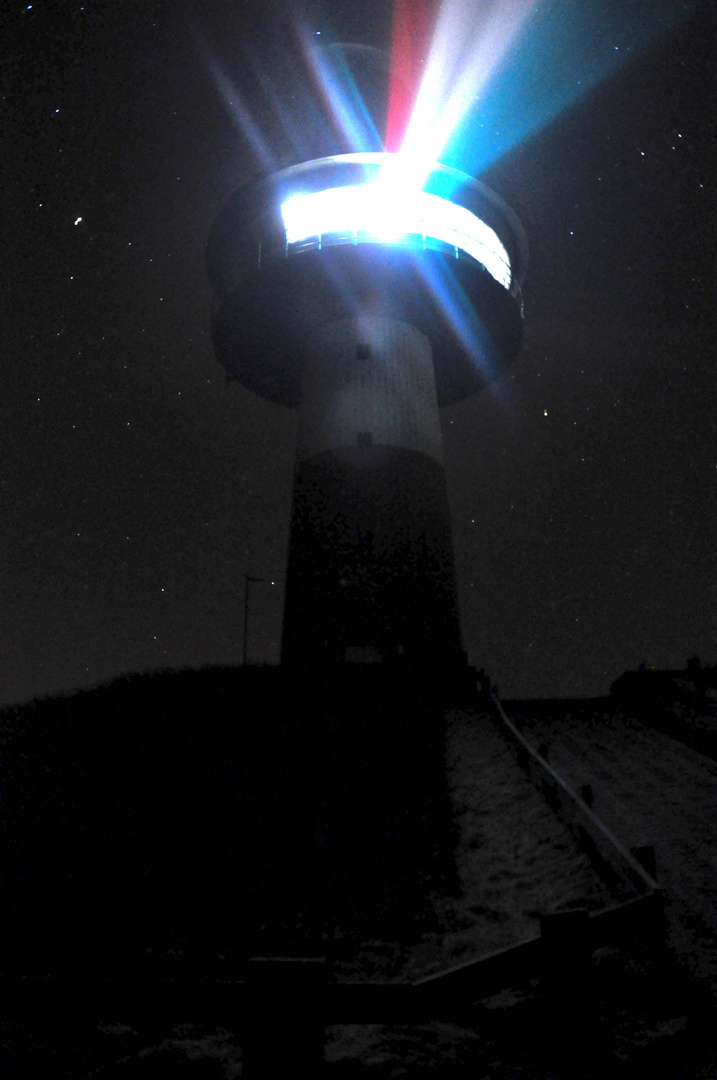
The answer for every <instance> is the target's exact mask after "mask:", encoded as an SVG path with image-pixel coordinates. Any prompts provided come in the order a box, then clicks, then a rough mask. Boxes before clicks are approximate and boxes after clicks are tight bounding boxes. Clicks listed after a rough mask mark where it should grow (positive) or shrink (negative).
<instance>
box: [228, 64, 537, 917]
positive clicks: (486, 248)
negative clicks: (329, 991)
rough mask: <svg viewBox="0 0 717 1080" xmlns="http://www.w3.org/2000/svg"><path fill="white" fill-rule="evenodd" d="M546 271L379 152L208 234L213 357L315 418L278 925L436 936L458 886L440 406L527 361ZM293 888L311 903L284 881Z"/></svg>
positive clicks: (243, 191)
mask: <svg viewBox="0 0 717 1080" xmlns="http://www.w3.org/2000/svg"><path fill="white" fill-rule="evenodd" d="M342 55H343V56H344V58H345V57H346V55H349V53H347V50H346V49H344V51H343V54H342ZM351 55H352V56H353V59H354V60H357V65H356V67H355V70H356V71H357V72H360V70H363V71H364V72H365V71H367V70H369V74H370V78H369V79H368V84H367V86H366V87H364V88H363V89H362V92H361V94H360V95H359V96H360V99H361V101H362V102H364V103H365V102H369V101H373V102H374V105H376V102H380V100H381V99H382V97H383V99H385V97H386V94H385V92H382V93H379V92H377V88H379V89H380V86H381V83H380V79H379V78H377V77H376V67H377V66H376V65H375V64H374V66H373V71H371V70H370V69H371V64H369V63H368V60H371V58H372V57H373V54H372V53H370V52H369V53H368V54H367V53H366V50H365V49H363V48H361V49H359V50H358V52H355V53H354V54H351ZM367 57H368V60H367ZM378 67H379V69H380V65H378ZM379 74H380V70H379ZM352 86H353V89H354V90H355V85H354V84H353V83H352ZM384 90H385V88H384ZM364 91H365V92H364ZM376 107H378V106H376ZM319 126H320V125H317V127H319ZM375 128H376V130H382V128H381V125H380V123H377V124H376V125H375ZM379 143H380V140H379ZM317 145H318V147H319V148H320V150H321V151H326V150H327V149H328V150H335V149H336V146H335V144H333V143H332V142H331V140H330V139H329V140H325V139H323V138H319V139H317ZM526 257H527V256H526V244H525V237H524V234H523V230H522V228H521V226H520V223H519V222H518V220H517V219H516V217H515V215H514V214H513V213H512V211H511V210H510V209H509V207H508V206H506V204H505V203H504V202H503V201H502V200H501V199H500V198H499V197H498V196H497V195H495V194H494V193H493V192H492V191H490V190H489V189H488V188H487V187H485V185H483V184H481V183H479V182H478V181H476V180H474V179H472V178H471V177H469V176H467V175H465V174H464V173H461V172H458V171H457V170H455V169H452V168H448V167H447V166H445V165H441V164H439V163H430V164H429V165H427V166H426V164H425V163H424V165H423V166H422V167H421V168H420V169H416V168H415V163H414V167H410V166H409V164H408V162H407V161H406V159H405V157H404V156H402V155H401V154H394V153H387V152H385V151H384V149H383V148H380V149H377V148H376V142H375V140H374V142H373V143H372V142H371V140H370V139H367V140H366V142H365V144H364V148H363V149H361V150H359V151H354V152H351V153H335V152H332V153H326V152H324V153H321V152H320V153H318V154H316V155H315V156H312V157H311V158H310V159H308V160H304V161H300V162H299V163H297V164H294V165H291V166H290V167H288V168H284V169H281V170H279V171H277V172H274V173H273V174H271V175H268V176H265V177H262V178H261V179H259V180H256V181H254V182H252V183H250V184H247V185H245V186H244V187H242V188H240V189H239V190H238V191H237V192H236V193H235V194H234V196H233V197H232V198H231V199H230V200H229V202H228V203H227V204H226V206H225V207H224V209H223V210H222V211H221V212H220V214H219V215H218V217H217V219H216V221H215V223H214V226H213V228H212V231H211V234H210V237H209V242H208V247H207V269H208V274H209V278H210V281H211V284H212V288H213V291H214V294H215V306H214V313H213V338H214V347H215V351H216V355H217V357H218V359H219V360H220V362H221V363H222V364H223V365H224V367H225V369H226V371H227V372H228V374H229V376H230V377H232V378H236V379H239V380H240V381H241V382H242V383H243V384H244V385H245V386H246V387H247V388H248V389H249V390H251V391H253V392H254V393H257V394H260V395H262V396H263V397H264V398H266V399H267V400H269V401H272V402H275V403H277V404H280V405H282V406H285V407H286V408H289V409H294V410H296V411H297V413H298V438H297V446H296V457H295V468H294V488H293V502H292V510H291V527H290V535H289V552H288V568H287V579H286V594H285V607H284V627H283V640H282V669H283V670H282V671H281V672H280V673H279V674H280V678H281V680H283V685H284V686H285V687H287V688H288V690H287V693H286V695H285V697H286V701H287V702H288V704H286V705H282V707H281V709H279V711H278V712H276V713H275V715H274V714H272V712H271V708H270V707H269V705H268V704H266V707H265V708H264V709H263V712H262V724H261V730H262V733H263V734H262V738H263V739H264V740H265V741H266V742H267V745H269V746H270V753H269V756H268V758H267V761H268V760H270V761H271V766H270V768H268V770H267V769H264V767H263V766H262V767H261V768H262V769H263V771H262V772H261V778H260V784H259V787H260V788H261V792H260V794H259V796H258V798H259V801H260V802H262V800H263V802H262V806H263V805H264V804H266V806H265V809H261V810H259V811H257V813H256V814H255V815H254V818H255V820H256V821H257V822H258V823H261V822H265V823H266V822H272V824H271V826H270V829H269V832H270V834H271V835H270V837H269V839H268V840H266V839H265V838H264V837H263V835H262V836H259V837H257V846H258V850H260V851H270V850H271V851H274V852H275V853H276V857H275V861H274V863H273V864H272V867H267V868H265V869H263V870H261V874H260V875H259V873H258V872H257V875H255V878H256V880H257V882H258V881H259V877H260V876H261V878H262V880H263V881H264V882H265V884H264V885H262V886H259V885H258V884H257V889H256V895H257V897H259V898H260V899H258V900H257V904H258V910H261V912H262V915H261V919H260V920H259V921H260V922H261V923H266V921H267V915H266V913H267V910H268V907H269V906H270V905H272V904H276V905H278V907H277V910H276V915H275V922H276V924H277V925H278V924H281V925H284V926H285V925H286V924H287V923H288V922H290V921H295V920H294V915H293V914H291V913H289V911H288V908H289V907H293V911H294V913H295V912H296V911H298V909H299V908H301V910H302V911H307V910H308V911H310V912H311V913H313V916H312V917H314V919H315V922H318V924H319V925H322V926H324V927H328V928H329V930H330V927H331V925H332V924H333V925H334V926H337V925H340V926H343V927H346V926H347V925H348V926H351V927H353V928H354V929H355V930H356V932H357V933H359V932H361V933H368V934H369V936H372V937H373V936H376V935H379V934H383V933H386V932H388V927H389V925H390V926H393V927H394V928H395V927H397V926H398V927H400V928H401V929H400V933H401V934H406V933H407V932H408V931H407V927H409V926H412V927H413V928H414V930H416V931H417V932H418V927H419V924H420V923H421V920H423V925H424V926H425V925H426V923H427V922H430V919H431V918H432V914H431V911H432V909H431V903H430V901H429V892H430V891H433V892H434V893H435V892H436V891H438V892H439V893H441V892H442V894H443V895H448V894H450V893H451V892H453V891H455V889H456V888H457V887H458V886H457V878H456V874H455V865H454V862H453V855H452V852H453V850H454V846H455V845H454V842H453V838H452V830H453V823H452V809H451V805H450V799H449V795H448V790H447V784H446V770H445V764H444V727H443V719H444V717H445V714H446V709H447V707H448V704H449V700H450V696H451V694H453V695H455V694H456V692H457V688H458V687H460V686H463V687H464V688H466V687H467V688H468V690H470V688H471V683H472V679H471V673H470V669H469V668H468V665H467V662H466V658H465V654H464V652H463V649H462V642H461V633H460V624H459V617H458V609H457V598H456V584H455V570H454V558H453V544H452V538H451V526H450V512H449V505H448V495H447V487H446V474H445V465H444V458H443V448H442V440H441V423H440V410H441V408H442V407H443V406H445V405H449V404H451V403H454V402H457V401H460V400H461V399H463V398H465V397H468V396H469V395H471V394H475V393H478V392H480V391H481V390H482V389H483V388H484V387H485V386H486V385H488V384H489V383H490V381H491V380H492V379H494V378H495V377H496V376H498V375H500V373H501V372H502V371H504V370H505V368H506V366H507V365H508V364H509V363H510V361H511V360H512V359H513V358H514V357H515V356H516V355H517V353H518V351H519V349H520V346H521V341H522V327H523V321H522V301H521V291H520V289H521V281H522V278H523V274H524V271H525V265H526ZM461 692H463V691H461ZM272 716H273V717H274V718H273V719H272ZM282 770H283V771H282ZM282 776H284V777H286V778H288V779H287V780H286V782H284V781H283V780H281V779H280V778H281V777H282ZM277 778H278V779H277ZM287 785H289V786H287ZM289 788H290V790H291V792H292V794H291V806H290V807H289V806H288V805H287V797H288V796H287V794H286V793H287V791H289ZM272 792H273V794H272ZM277 807H278V808H279V810H277V809H276V808H277ZM272 808H273V809H272ZM259 863H262V859H261V858H259V859H258V860H257V865H259ZM262 865H263V863H262ZM287 879H288V880H291V882H292V885H291V890H287V889H286V888H284V887H279V885H273V884H271V883H272V882H274V881H275V882H279V881H280V880H287ZM277 898H283V899H278V900H277ZM280 909H281V910H280ZM359 927H362V928H363V929H362V930H361V931H359V929H358V928H359ZM396 932H398V931H396ZM391 933H393V931H391Z"/></svg>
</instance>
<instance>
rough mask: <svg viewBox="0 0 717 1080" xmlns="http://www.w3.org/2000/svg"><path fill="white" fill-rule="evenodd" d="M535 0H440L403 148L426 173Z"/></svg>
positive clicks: (501, 58) (475, 102) (477, 101)
mask: <svg viewBox="0 0 717 1080" xmlns="http://www.w3.org/2000/svg"><path fill="white" fill-rule="evenodd" d="M539 6H540V4H539V3H538V4H536V3H535V2H534V0H511V3H506V2H505V0H498V2H497V3H495V4H493V5H491V6H490V7H489V8H486V5H485V4H483V3H479V2H477V0H443V3H442V4H441V7H440V11H439V15H438V19H437V22H436V26H435V30H434V34H433V40H432V42H431V47H430V51H429V54H428V57H427V59H426V61H425V64H424V74H423V77H422V79H421V85H420V87H419V90H418V95H417V98H416V102H415V105H414V108H413V111H412V114H411V119H410V121H409V123H408V128H407V131H406V135H405V138H404V140H403V143H402V145H401V154H402V155H404V154H405V155H407V156H408V158H409V159H410V160H412V161H413V162H414V164H415V163H417V162H422V163H424V164H423V171H424V174H426V173H427V172H428V170H429V168H430V163H431V162H432V161H436V160H438V159H439V158H440V157H441V156H442V153H443V150H444V149H445V147H446V145H447V143H448V141H449V140H450V138H451V136H452V135H453V133H454V132H455V131H456V129H457V128H458V127H459V125H460V124H461V122H462V120H463V119H464V118H465V116H466V115H467V114H468V113H469V112H471V111H472V110H474V109H475V108H476V106H478V107H480V102H481V99H482V97H483V96H484V94H485V92H486V89H487V87H488V85H489V83H490V82H491V80H492V79H493V78H494V76H495V73H496V72H497V71H498V70H499V69H500V68H501V67H502V65H503V64H504V62H505V60H506V58H507V56H508V55H509V52H510V49H511V47H512V46H513V44H514V42H515V40H516V38H517V37H518V35H519V34H520V33H521V32H522V31H523V30H524V27H525V24H526V22H527V20H528V18H529V17H530V16H531V15H533V14H534V13H535V11H536V10H537V9H538V7H539Z"/></svg>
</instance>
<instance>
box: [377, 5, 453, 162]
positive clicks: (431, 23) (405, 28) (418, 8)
mask: <svg viewBox="0 0 717 1080" xmlns="http://www.w3.org/2000/svg"><path fill="white" fill-rule="evenodd" d="M439 7H440V0H394V5H393V29H392V35H391V75H390V80H389V88H388V117H387V122H386V150H387V151H388V152H389V153H398V151H399V150H400V149H401V144H402V142H403V139H404V136H405V134H406V129H407V127H408V122H409V120H410V119H411V113H412V112H413V106H414V104H415V102H416V97H417V96H418V89H419V87H420V85H421V79H422V77H423V70H424V61H425V59H426V57H427V56H428V51H429V47H430V43H431V38H432V36H433V30H434V27H435V24H436V18H437V15H438V8H439Z"/></svg>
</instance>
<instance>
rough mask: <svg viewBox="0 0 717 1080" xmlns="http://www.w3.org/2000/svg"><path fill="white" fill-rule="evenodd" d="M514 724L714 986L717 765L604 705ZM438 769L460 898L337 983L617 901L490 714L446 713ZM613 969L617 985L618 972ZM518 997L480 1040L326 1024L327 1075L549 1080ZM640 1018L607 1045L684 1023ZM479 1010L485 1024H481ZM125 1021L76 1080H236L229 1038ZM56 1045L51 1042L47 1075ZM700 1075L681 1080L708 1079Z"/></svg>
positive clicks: (492, 942)
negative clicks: (627, 860) (521, 1030)
mask: <svg viewBox="0 0 717 1080" xmlns="http://www.w3.org/2000/svg"><path fill="white" fill-rule="evenodd" d="M514 716H515V719H516V721H517V723H518V725H519V727H520V728H521V730H522V731H523V733H524V735H525V736H526V737H527V738H528V740H529V741H530V742H531V743H532V744H533V745H535V746H536V747H537V746H538V745H541V744H545V745H547V747H548V754H549V758H550V761H551V763H552V764H553V765H554V767H555V768H556V769H557V771H558V772H559V773H560V774H561V775H562V776H563V777H564V778H565V779H566V780H567V781H568V783H570V784H571V785H572V786H573V787H578V786H579V785H580V784H583V783H590V784H592V786H593V792H594V810H595V811H596V813H597V814H598V816H600V817H602V818H603V820H604V821H605V823H606V824H607V825H608V827H609V828H610V829H612V830H613V831H614V832H615V833H616V835H617V836H618V837H619V838H620V839H622V840H623V841H624V842H625V843H626V844H627V845H628V846H636V845H641V844H645V843H654V845H655V847H656V852H657V870H658V879H659V881H660V883H661V884H662V885H664V887H665V889H666V893H667V905H666V910H667V924H668V932H669V943H670V945H671V947H672V948H673V949H674V951H675V953H676V954H677V955H678V956H679V957H680V959H682V960H683V961H685V962H686V963H688V964H689V965H690V968H691V970H692V971H693V972H694V974H695V975H696V976H698V977H702V978H704V979H706V980H708V981H711V983H712V986H713V988H714V989H716V990H717V985H716V984H717V916H716V914H715V900H716V898H717V882H716V879H715V878H716V875H715V870H714V866H715V863H716V862H717V814H715V810H716V809H717V807H716V806H715V802H716V800H717V785H715V779H717V764H715V763H714V762H712V761H710V760H708V759H706V758H704V757H702V756H700V755H699V754H697V753H695V752H694V751H691V750H689V749H687V748H686V747H684V746H682V745H681V744H678V743H676V742H675V741H674V740H672V739H669V738H668V737H666V736H662V735H659V734H658V733H656V732H654V731H648V730H645V729H642V728H640V727H639V726H637V725H635V724H634V723H632V722H630V721H629V720H628V719H627V718H626V717H624V716H623V715H622V714H619V713H617V712H615V711H614V710H611V709H610V708H609V707H608V706H606V705H605V703H597V704H595V705H594V706H592V707H590V708H583V709H577V708H573V710H572V713H571V714H570V715H566V709H565V708H561V706H560V704H557V705H556V706H555V707H554V708H553V710H552V712H551V713H547V712H546V710H545V709H544V708H543V707H541V708H540V709H537V710H536V711H535V715H531V709H530V706H529V704H527V705H525V706H523V707H521V708H517V709H516V710H514ZM446 765H447V770H448V778H449V783H450V790H451V798H452V800H453V805H454V810H455V815H456V822H457V825H458V826H459V832H458V846H457V849H456V861H457V866H458V871H459V877H460V883H461V896H460V898H458V899H455V898H448V897H435V898H434V900H435V906H436V911H437V913H438V915H439V922H440V930H439V931H438V932H435V931H433V932H431V933H430V934H426V935H425V936H424V937H423V939H422V940H421V941H420V942H419V943H418V944H414V945H413V946H411V947H405V946H402V945H401V944H400V943H398V942H387V941H366V942H362V943H359V944H358V946H357V947H356V948H355V949H354V951H353V953H344V955H343V956H341V957H340V958H339V959H338V960H337V963H336V968H337V970H336V974H337V975H338V976H339V977H340V978H341V979H345V980H349V981H361V982H368V981H404V980H410V979H415V978H418V977H420V976H421V975H424V974H427V973H432V972H436V971H440V970H442V969H444V968H448V967H450V966H452V965H454V964H457V963H460V962H462V961H465V960H468V959H470V958H473V957H479V956H481V955H483V954H485V953H489V952H491V951H493V950H495V949H498V948H501V947H504V946H507V945H511V944H514V943H518V942H519V941H521V940H524V939H526V938H530V937H533V936H536V935H537V933H538V928H539V924H538V913H547V912H553V911H563V910H570V909H572V908H588V909H591V910H597V909H600V908H602V907H604V906H607V905H608V904H609V903H610V902H611V901H613V900H614V899H616V897H614V896H611V894H610V892H609V890H608V889H607V887H606V886H605V885H604V884H603V883H602V881H601V880H600V879H599V877H598V876H597V874H596V873H595V871H594V870H593V868H592V866H591V864H590V863H589V861H588V860H587V857H586V856H585V855H584V854H583V853H582V852H581V851H579V850H578V849H577V848H576V846H575V842H574V840H573V838H572V836H571V834H570V833H569V831H568V830H567V828H566V827H565V826H563V825H562V824H561V822H560V821H559V820H558V819H557V817H556V816H555V815H554V813H553V811H552V810H551V809H550V808H549V807H548V806H547V804H546V803H545V801H544V799H543V798H542V796H541V795H540V794H539V793H538V792H537V791H536V789H535V788H534V787H533V786H532V785H531V784H530V782H529V781H528V780H527V778H526V777H525V775H524V774H523V772H522V771H521V770H520V768H519V767H518V766H517V764H516V762H515V759H514V757H513V754H512V751H511V749H510V747H509V745H508V742H507V741H506V739H505V737H504V736H503V735H502V734H501V733H500V732H499V730H498V728H497V727H496V725H495V722H494V721H493V720H491V719H489V718H488V717H487V716H483V715H481V714H478V713H470V712H467V711H453V712H452V713H450V714H449V715H448V716H447V717H446ZM606 962H608V963H609V962H610V957H609V956H608V957H607V961H606ZM618 970H619V972H620V974H621V977H622V975H623V974H624V975H625V978H628V977H629V973H628V972H627V969H626V970H625V972H623V970H622V967H620V968H619V969H618ZM640 985H641V986H642V985H644V983H642V984H640ZM530 994H531V987H530V986H528V987H522V988H520V987H516V988H515V989H514V990H513V991H512V992H506V993H504V994H503V995H496V996H495V998H494V999H489V1000H486V1001H485V1002H484V1003H483V1004H484V1006H485V1007H486V1009H487V1010H488V1013H487V1014H486V1013H485V1012H484V1013H483V1017H484V1022H483V1025H482V1028H481V1029H480V1030H479V1029H478V1028H477V1027H473V1028H471V1027H466V1026H461V1025H458V1024H448V1023H431V1024H425V1025H421V1026H417V1027H406V1026H390V1025H381V1024H373V1025H365V1024H363V1025H335V1026H333V1027H331V1028H329V1029H327V1035H326V1045H325V1052H326V1059H327V1061H329V1062H331V1063H333V1064H334V1065H335V1072H336V1075H337V1077H338V1076H341V1075H347V1076H348V1075H353V1074H354V1072H357V1075H358V1074H360V1075H364V1073H365V1069H366V1068H367V1067H370V1068H371V1073H370V1075H371V1076H372V1077H374V1078H375V1080H383V1078H384V1077H386V1078H388V1077H400V1076H410V1075H413V1074H414V1073H415V1072H416V1071H420V1070H422V1069H428V1068H430V1069H431V1070H443V1069H448V1068H450V1069H452V1070H460V1069H461V1068H464V1069H466V1070H470V1072H469V1073H468V1072H466V1075H468V1074H470V1075H471V1076H476V1077H478V1078H482V1077H484V1076H485V1077H488V1076H490V1077H491V1080H508V1078H509V1077H512V1078H518V1077H520V1078H523V1077H524V1078H525V1080H548V1077H550V1076H552V1075H554V1074H553V1073H552V1072H551V1071H550V1068H549V1067H548V1066H547V1065H545V1063H543V1064H542V1065H539V1064H538V1063H537V1062H536V1060H535V1059H533V1058H531V1054H530V1052H527V1053H526V1046H525V1045H524V1044H523V1043H522V1042H521V1041H520V1040H516V1039H515V1038H513V1037H511V1036H510V1034H506V1032H508V1033H510V1031H511V1024H512V1020H511V1016H510V1013H511V1009H510V1006H511V1005H512V1004H513V1003H515V1002H519V1001H520V1000H521V995H522V996H523V997H525V996H526V995H527V997H528V998H529V997H530ZM620 1007H622V1006H620ZM607 1009H608V1006H606V1010H607ZM638 1011H639V1010H638ZM643 1012H644V1016H642V1015H640V1016H639V1017H637V1019H635V1017H632V1018H630V1019H629V1021H628V1020H622V1019H621V1018H620V1017H616V1018H615V1020H614V1028H615V1031H614V1033H613V1035H614V1037H613V1043H612V1044H613V1045H614V1046H615V1048H616V1052H617V1053H618V1054H619V1052H620V1047H621V1046H622V1047H629V1045H630V1044H631V1043H634V1042H636V1041H639V1040H642V1041H644V1042H645V1043H646V1044H650V1045H652V1044H654V1045H659V1044H660V1040H661V1039H662V1038H663V1037H664V1036H666V1035H669V1034H672V1033H674V1032H676V1031H679V1030H680V1028H681V1027H684V1025H685V1024H686V1022H687V1018H686V1016H681V1015H672V1014H670V1015H665V1016H662V1017H656V1016H651V1015H649V1009H647V1007H646V1008H645V1010H643ZM486 1015H489V1016H491V1017H493V1018H494V1021H491V1022H490V1023H487V1024H486V1022H485V1016H486ZM123 1019H124V1018H119V1017H107V1018H105V1020H104V1022H103V1023H102V1024H101V1025H99V1026H95V1027H94V1028H93V1029H92V1030H87V1031H86V1032H84V1034H83V1033H81V1032H79V1030H78V1031H77V1032H76V1033H75V1034H74V1035H73V1038H74V1039H75V1040H77V1039H78V1038H79V1039H83V1040H84V1044H83V1045H84V1047H85V1048H86V1050H87V1053H85V1054H83V1055H80V1057H81V1058H82V1062H80V1060H79V1057H78V1059H77V1065H78V1071H77V1073H76V1075H77V1076H78V1077H79V1076H90V1075H96V1076H98V1077H99V1076H102V1075H108V1076H109V1075H112V1076H117V1077H120V1076H126V1077H130V1076H131V1077H133V1078H134V1077H138V1076H155V1075H156V1076H166V1077H179V1076H183V1075H187V1076H190V1077H191V1076H193V1075H196V1076H199V1075H201V1074H202V1072H204V1073H205V1075H207V1076H210V1075H214V1076H216V1077H217V1078H220V1077H224V1078H227V1080H233V1078H235V1077H238V1076H240V1075H241V1071H242V1051H241V1039H240V1037H239V1035H237V1034H234V1033H232V1032H230V1031H226V1030H223V1029H221V1030H213V1029H210V1028H207V1027H204V1028H200V1027H198V1026H197V1027H193V1026H192V1025H188V1024H183V1025H179V1026H174V1027H173V1026H167V1028H166V1030H163V1029H157V1030H153V1031H149V1030H135V1029H133V1028H131V1027H130V1026H129V1025H128V1024H127V1023H124V1022H122V1021H123ZM2 1028H3V1022H2V1021H0V1030H2ZM16 1034H17V1032H16ZM4 1037H5V1038H6V1039H7V1038H12V1037H13V1033H12V1028H11V1026H8V1025H6V1026H5V1029H4ZM23 1037H27V1033H26V1032H25V1033H23ZM50 1037H51V1036H50V1034H49V1029H47V1030H43V1033H42V1035H41V1036H40V1039H39V1041H40V1042H41V1043H45V1044H47V1042H48V1039H49V1038H50ZM62 1042H63V1040H62V1039H58V1042H57V1050H58V1053H57V1059H58V1065H59V1064H60V1058H61V1053H60V1046H61V1044H62ZM90 1048H91V1050H92V1054H91V1056H90V1054H89V1051H90ZM47 1053H48V1054H49V1057H48V1058H47V1059H46V1067H45V1068H44V1069H43V1073H44V1074H45V1075H53V1074H54V1070H53V1069H52V1067H51V1063H52V1058H53V1054H52V1050H51V1047H49V1046H48V1047H47ZM80 1064H82V1068H81V1069H80V1068H79V1066H80ZM703 1068H704V1069H709V1068H710V1066H706V1065H705V1066H703ZM211 1070H214V1071H213V1072H212V1071H211ZM63 1075H65V1074H63ZM665 1075H667V1074H665ZM674 1075H676V1074H674ZM709 1075H712V1074H711V1073H709V1072H708V1071H696V1070H692V1071H690V1073H689V1077H692V1076H694V1077H700V1078H702V1077H704V1078H705V1080H706V1078H707V1077H708V1076H709ZM684 1080H688V1074H687V1073H685V1074H684Z"/></svg>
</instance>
